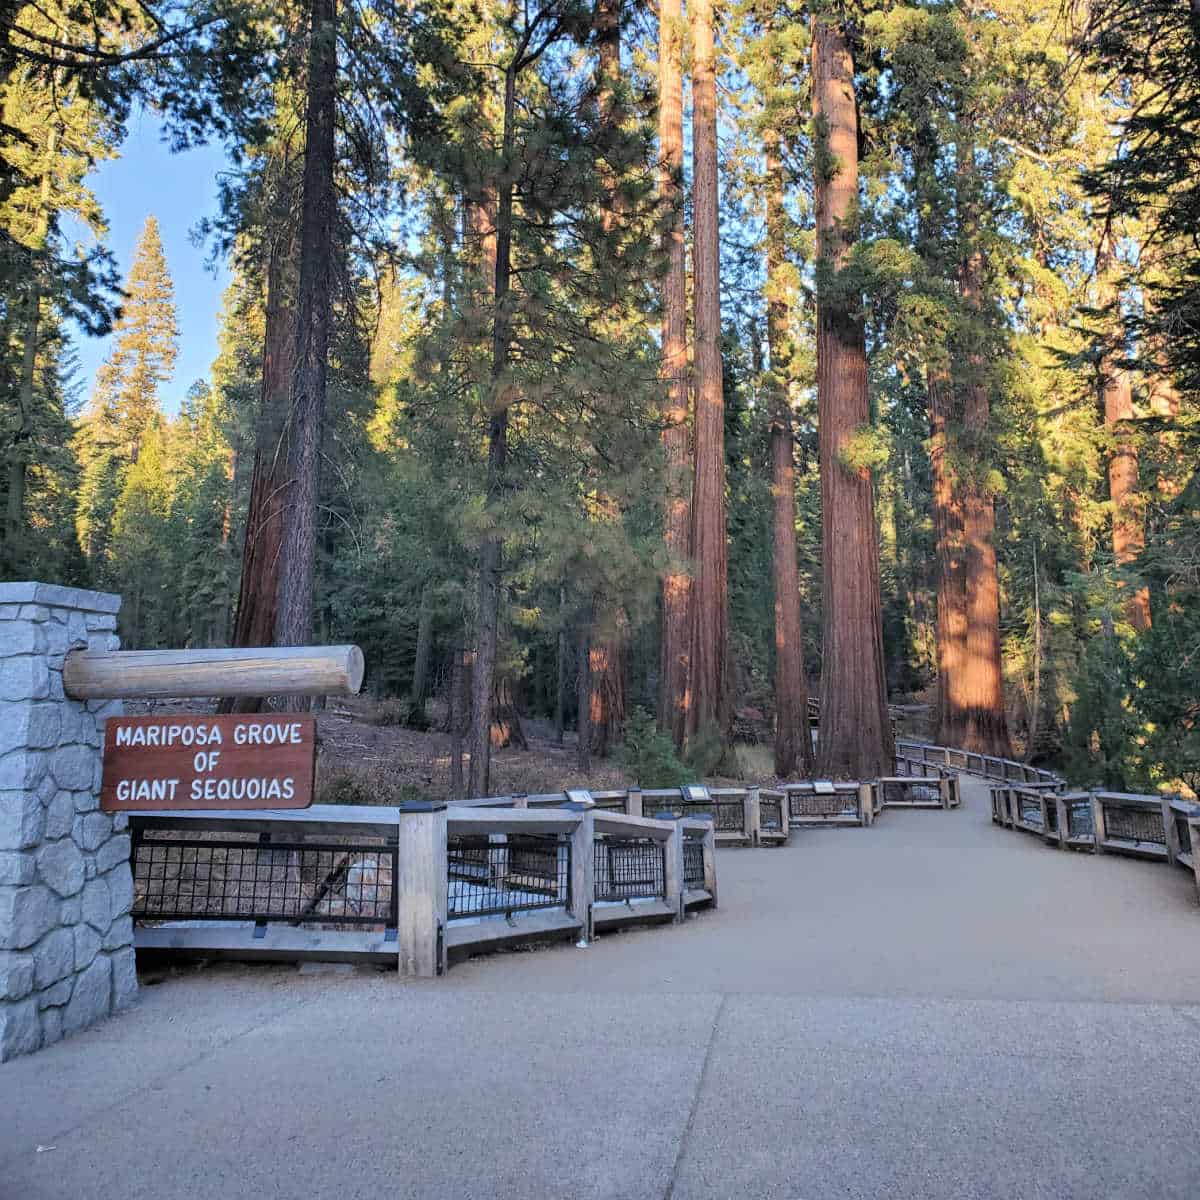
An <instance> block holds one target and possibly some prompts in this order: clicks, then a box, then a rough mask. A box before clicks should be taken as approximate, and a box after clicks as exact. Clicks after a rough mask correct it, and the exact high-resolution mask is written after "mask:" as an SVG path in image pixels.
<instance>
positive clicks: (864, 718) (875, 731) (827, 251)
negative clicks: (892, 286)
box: [812, 17, 893, 779]
mask: <svg viewBox="0 0 1200 1200" xmlns="http://www.w3.org/2000/svg"><path fill="white" fill-rule="evenodd" d="M812 74H813V116H814V119H815V124H816V126H817V129H818V131H819V136H820V137H821V138H822V139H823V141H824V142H825V145H824V147H823V151H824V152H823V153H818V155H817V163H818V170H817V171H816V173H815V174H816V217H817V254H818V304H817V409H818V420H819V422H820V449H821V531H822V560H823V583H824V610H825V623H824V647H823V657H822V665H821V728H820V744H819V746H818V753H817V769H818V771H819V772H821V774H824V775H830V776H842V777H849V778H856V779H870V778H873V777H875V776H878V775H886V774H889V773H890V772H891V770H892V767H893V764H892V755H893V745H892V730H891V723H890V721H889V720H888V711H887V693H886V685H885V683H884V669H883V615H882V604H881V601H880V593H879V533H878V530H877V528H876V525H875V504H874V488H873V486H872V483H871V474H870V471H869V470H868V469H867V468H866V467H862V466H855V465H853V464H852V463H849V462H847V461H845V455H846V454H847V452H848V451H849V450H850V447H851V444H852V441H853V438H854V435H855V434H856V433H857V432H858V430H859V429H861V428H863V427H865V426H867V425H868V424H869V422H870V408H869V404H868V399H867V354H866V343H865V339H864V334H863V327H862V322H861V320H860V319H859V317H858V316H857V315H856V313H855V312H854V310H853V307H850V306H847V305H846V304H845V303H844V302H839V301H836V300H831V299H830V298H829V297H828V295H827V294H825V295H823V294H822V292H826V293H827V291H828V286H829V285H828V275H829V273H831V272H834V271H836V270H838V269H839V268H840V267H841V266H842V264H843V263H844V262H845V259H846V257H847V255H848V254H849V251H850V248H851V246H852V244H853V241H854V237H855V232H854V221H855V219H856V214H857V208H858V114H857V110H856V106H855V98H854V62H853V59H852V56H851V53H850V45H849V40H848V37H847V34H846V31H845V29H844V28H842V27H841V26H839V25H836V24H833V23H831V22H830V21H829V20H827V19H826V18H823V17H814V18H813V22H812ZM822 277H824V279H825V284H824V287H823V288H822V287H821V280H822ZM855 307H856V306H855Z"/></svg>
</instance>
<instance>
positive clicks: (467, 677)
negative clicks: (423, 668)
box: [448, 646, 472, 800]
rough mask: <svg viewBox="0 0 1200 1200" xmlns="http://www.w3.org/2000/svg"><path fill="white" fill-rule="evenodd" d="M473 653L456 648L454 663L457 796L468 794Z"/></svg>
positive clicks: (453, 732)
mask: <svg viewBox="0 0 1200 1200" xmlns="http://www.w3.org/2000/svg"><path fill="white" fill-rule="evenodd" d="M471 663H472V655H471V652H470V651H469V650H464V649H463V648H462V647H461V646H456V647H455V649H454V657H453V659H452V660H451V666H450V703H449V705H448V707H449V709H450V712H449V714H448V717H449V722H448V723H449V726H450V795H451V796H452V797H453V798H454V799H455V800H462V799H465V797H466V794H467V793H466V790H465V788H464V786H463V735H464V734H465V732H466V728H467V724H468V722H469V721H470V718H471Z"/></svg>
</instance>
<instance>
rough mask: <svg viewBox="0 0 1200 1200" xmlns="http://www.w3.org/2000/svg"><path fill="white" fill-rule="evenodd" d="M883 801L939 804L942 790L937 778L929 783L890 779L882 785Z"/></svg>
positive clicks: (886, 802) (890, 802)
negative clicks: (900, 781)
mask: <svg viewBox="0 0 1200 1200" xmlns="http://www.w3.org/2000/svg"><path fill="white" fill-rule="evenodd" d="M883 802H884V803H885V804H941V802H942V790H941V787H940V785H939V784H938V781H937V780H932V781H931V782H929V783H919V782H916V781H913V782H912V783H909V782H907V781H906V782H904V783H898V782H895V781H892V782H889V783H885V784H884V785H883Z"/></svg>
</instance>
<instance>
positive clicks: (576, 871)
mask: <svg viewBox="0 0 1200 1200" xmlns="http://www.w3.org/2000/svg"><path fill="white" fill-rule="evenodd" d="M564 807H565V808H568V809H570V810H571V811H572V812H574V813H578V814H579V824H578V825H576V826H575V828H574V829H573V830H571V915H572V916H573V917H574V918H575V919H576V920H577V921H578V922H579V941H578V942H577V943H576V945H577V946H579V947H580V949H582V948H583V947H585V946H586V945H587V944H588V943H589V942H590V941H591V940H592V938H593V937H595V934H596V928H595V918H594V915H593V905H594V904H595V902H596V815H595V812H594V810H593V809H591V808H590V807H588V806H587V805H585V804H582V803H580V802H578V801H572V802H571V803H569V804H567V805H564Z"/></svg>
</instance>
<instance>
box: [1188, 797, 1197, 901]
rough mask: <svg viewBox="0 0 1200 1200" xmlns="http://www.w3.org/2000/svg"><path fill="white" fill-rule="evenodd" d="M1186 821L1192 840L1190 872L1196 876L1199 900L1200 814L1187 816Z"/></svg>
mask: <svg viewBox="0 0 1200 1200" xmlns="http://www.w3.org/2000/svg"><path fill="white" fill-rule="evenodd" d="M1187 823H1188V834H1189V836H1190V837H1191V841H1192V874H1193V875H1195V877H1196V900H1197V901H1198V902H1200V816H1195V817H1192V816H1189V817H1188V819H1187Z"/></svg>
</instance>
